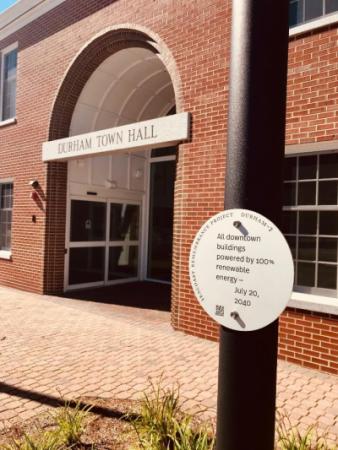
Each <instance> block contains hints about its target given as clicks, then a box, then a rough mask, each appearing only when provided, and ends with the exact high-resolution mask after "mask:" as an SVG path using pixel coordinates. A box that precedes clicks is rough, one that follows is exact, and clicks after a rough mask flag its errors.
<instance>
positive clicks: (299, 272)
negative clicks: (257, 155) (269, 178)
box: [283, 153, 338, 297]
mask: <svg viewBox="0 0 338 450" xmlns="http://www.w3.org/2000/svg"><path fill="white" fill-rule="evenodd" d="M337 197H338V153H329V154H316V155H304V156H303V155H301V156H296V157H287V158H286V159H285V171H284V207H283V232H284V235H285V237H286V239H287V241H288V243H289V246H290V248H291V251H292V254H293V257H294V261H295V289H296V290H300V291H303V292H310V293H317V294H319V295H328V296H334V297H336V296H337V243H338V199H337Z"/></svg>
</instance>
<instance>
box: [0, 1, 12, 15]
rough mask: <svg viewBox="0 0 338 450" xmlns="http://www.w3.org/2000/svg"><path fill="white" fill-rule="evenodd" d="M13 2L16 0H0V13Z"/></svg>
mask: <svg viewBox="0 0 338 450" xmlns="http://www.w3.org/2000/svg"><path fill="white" fill-rule="evenodd" d="M15 2H16V0H0V13H1V12H2V11H4V10H5V9H7V8H8V7H9V6H11V5H13V3H15Z"/></svg>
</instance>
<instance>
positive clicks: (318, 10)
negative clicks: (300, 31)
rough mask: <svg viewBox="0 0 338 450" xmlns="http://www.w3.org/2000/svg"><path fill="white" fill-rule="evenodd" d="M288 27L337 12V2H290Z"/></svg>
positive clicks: (291, 0) (318, 0)
mask: <svg viewBox="0 0 338 450" xmlns="http://www.w3.org/2000/svg"><path fill="white" fill-rule="evenodd" d="M289 3H290V4H289V25H290V27H293V26H296V25H300V24H302V23H305V22H309V21H311V20H315V19H318V18H320V17H322V16H326V15H328V14H332V13H334V12H337V11H338V0H290V2H289Z"/></svg>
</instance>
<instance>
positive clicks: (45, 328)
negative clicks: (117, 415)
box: [0, 288, 338, 440]
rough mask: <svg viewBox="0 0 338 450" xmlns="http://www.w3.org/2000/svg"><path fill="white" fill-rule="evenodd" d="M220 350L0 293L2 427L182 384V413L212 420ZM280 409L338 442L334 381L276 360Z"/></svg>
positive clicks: (135, 312)
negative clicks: (205, 414)
mask: <svg viewBox="0 0 338 450" xmlns="http://www.w3.org/2000/svg"><path fill="white" fill-rule="evenodd" d="M217 363H218V345H217V344H216V343H214V342H209V341H205V340H202V339H198V338H195V337H192V336H187V335H185V334H183V333H180V332H175V331H173V330H172V329H171V327H170V325H169V314H168V313H166V312H159V311H147V310H140V309H135V308H129V307H123V306H114V305H107V304H98V303H94V302H85V301H82V300H72V299H62V298H57V297H42V296H38V295H34V294H27V293H24V292H20V291H16V290H13V289H6V288H0V422H1V423H2V424H3V425H8V424H10V423H12V422H14V421H15V420H18V419H25V418H29V417H31V416H33V415H35V414H37V413H38V412H40V411H42V410H44V409H46V408H47V407H49V405H50V404H53V402H51V399H53V398H54V397H57V398H59V397H60V393H61V394H62V396H63V397H64V398H66V399H72V398H76V397H79V396H84V395H86V396H99V397H102V398H111V397H114V398H137V397H139V396H140V393H141V392H142V390H143V389H144V388H145V387H146V386H147V379H148V377H149V376H151V377H160V376H161V374H163V380H164V384H165V385H171V384H173V383H175V382H179V384H180V386H181V394H182V396H183V397H184V399H186V400H187V406H188V407H191V408H193V407H194V406H196V404H197V403H198V404H199V405H203V406H205V407H207V408H208V409H209V411H210V415H211V416H214V415H215V407H216V389H217ZM278 406H280V407H282V408H283V409H284V410H285V411H286V412H287V413H288V414H289V415H290V417H291V419H292V422H293V423H294V424H301V425H302V426H306V425H308V424H310V423H314V422H317V423H318V424H319V426H320V428H322V429H326V428H327V427H329V428H330V438H331V439H332V440H335V438H336V437H337V436H338V380H337V377H334V376H332V375H326V374H323V373H319V372H316V371H312V370H309V369H303V368H300V367H298V366H294V365H291V364H287V363H284V362H279V369H278Z"/></svg>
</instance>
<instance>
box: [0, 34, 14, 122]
mask: <svg viewBox="0 0 338 450" xmlns="http://www.w3.org/2000/svg"><path fill="white" fill-rule="evenodd" d="M17 49H18V42H15V43H14V44H11V45H10V46H8V47H6V48H4V49H3V50H1V72H0V126H5V125H9V124H11V123H15V122H16V111H15V115H14V116H13V117H10V118H8V119H6V120H3V93H4V79H5V56H6V55H8V53H11V52H12V51H13V50H17ZM17 74H18V69H17V68H16V79H17ZM15 95H16V92H15ZM15 109H16V108H15Z"/></svg>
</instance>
